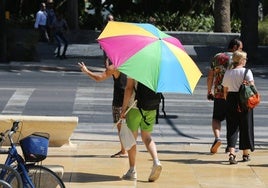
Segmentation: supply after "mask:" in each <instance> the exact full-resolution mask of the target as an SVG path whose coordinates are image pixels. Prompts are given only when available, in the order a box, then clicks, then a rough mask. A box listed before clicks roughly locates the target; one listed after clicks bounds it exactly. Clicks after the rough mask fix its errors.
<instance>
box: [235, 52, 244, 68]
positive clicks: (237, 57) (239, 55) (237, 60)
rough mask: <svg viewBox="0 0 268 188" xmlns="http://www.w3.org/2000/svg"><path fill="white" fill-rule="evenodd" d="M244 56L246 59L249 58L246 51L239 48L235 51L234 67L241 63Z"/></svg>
mask: <svg viewBox="0 0 268 188" xmlns="http://www.w3.org/2000/svg"><path fill="white" fill-rule="evenodd" d="M242 58H245V59H246V58H247V53H246V52H244V51H238V50H237V51H235V52H234V53H233V67H234V68H235V67H237V66H238V65H240V64H241V61H240V60H241V59H242Z"/></svg>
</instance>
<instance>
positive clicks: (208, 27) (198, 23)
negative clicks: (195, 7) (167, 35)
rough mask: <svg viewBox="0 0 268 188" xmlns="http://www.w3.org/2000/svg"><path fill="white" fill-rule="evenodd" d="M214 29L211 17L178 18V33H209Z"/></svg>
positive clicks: (188, 16)
mask: <svg viewBox="0 0 268 188" xmlns="http://www.w3.org/2000/svg"><path fill="white" fill-rule="evenodd" d="M213 28H214V18H213V16H205V15H203V14H200V15H196V16H194V15H187V16H182V17H181V18H180V23H179V27H178V29H179V31H192V32H211V31H213Z"/></svg>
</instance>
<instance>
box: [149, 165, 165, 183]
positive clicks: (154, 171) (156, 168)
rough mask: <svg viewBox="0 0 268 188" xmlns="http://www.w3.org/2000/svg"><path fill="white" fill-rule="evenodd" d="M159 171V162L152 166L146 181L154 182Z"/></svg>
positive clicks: (160, 168) (160, 166) (160, 167)
mask: <svg viewBox="0 0 268 188" xmlns="http://www.w3.org/2000/svg"><path fill="white" fill-rule="evenodd" d="M161 171H162V165H161V164H160V163H159V164H155V165H154V166H153V168H152V171H151V174H150V176H149V179H148V181H149V182H154V181H155V180H157V179H158V178H159V176H160V174H161Z"/></svg>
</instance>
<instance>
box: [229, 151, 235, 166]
mask: <svg viewBox="0 0 268 188" xmlns="http://www.w3.org/2000/svg"><path fill="white" fill-rule="evenodd" d="M235 157H236V156H235V155H234V154H232V153H230V154H229V162H230V164H231V165H232V164H237V161H236V160H235Z"/></svg>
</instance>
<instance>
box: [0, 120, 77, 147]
mask: <svg viewBox="0 0 268 188" xmlns="http://www.w3.org/2000/svg"><path fill="white" fill-rule="evenodd" d="M16 120H18V121H21V123H20V127H19V130H18V132H17V133H16V134H15V135H14V137H13V140H14V141H15V142H16V141H18V140H20V139H22V138H24V137H26V136H28V135H30V134H32V133H34V132H45V133H48V134H49V135H50V137H49V146H50V147H60V146H62V145H64V144H69V142H70V137H71V134H72V133H73V131H74V129H75V128H76V126H77V125H78V117H74V116H66V117H65V116H60V117H59V116H20V115H0V132H4V131H6V130H7V129H10V128H11V126H12V123H13V122H14V121H16ZM7 144H8V143H7ZM7 144H5V145H7Z"/></svg>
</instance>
